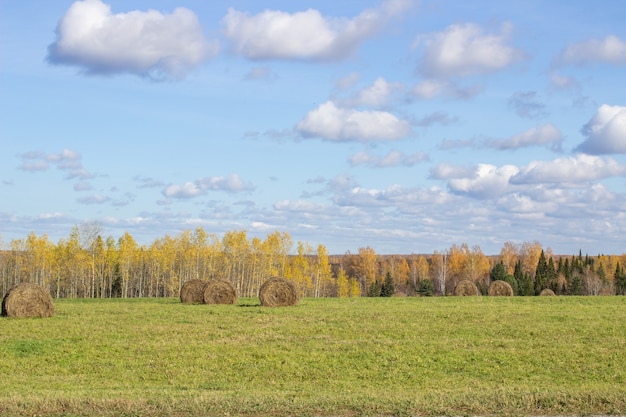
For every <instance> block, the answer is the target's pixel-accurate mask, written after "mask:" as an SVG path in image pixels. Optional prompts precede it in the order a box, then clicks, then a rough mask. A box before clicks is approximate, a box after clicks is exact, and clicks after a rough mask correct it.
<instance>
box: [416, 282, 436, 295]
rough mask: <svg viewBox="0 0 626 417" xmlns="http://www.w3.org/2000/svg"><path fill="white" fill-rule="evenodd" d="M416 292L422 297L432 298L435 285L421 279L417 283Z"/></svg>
mask: <svg viewBox="0 0 626 417" xmlns="http://www.w3.org/2000/svg"><path fill="white" fill-rule="evenodd" d="M417 292H418V293H419V294H420V295H422V296H424V297H432V296H433V295H434V294H435V284H433V281H432V280H430V279H423V280H421V281H420V283H419V289H418V291H417Z"/></svg>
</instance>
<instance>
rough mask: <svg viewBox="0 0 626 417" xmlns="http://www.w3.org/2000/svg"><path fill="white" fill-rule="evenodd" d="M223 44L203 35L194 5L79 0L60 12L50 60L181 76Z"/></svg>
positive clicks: (91, 70) (98, 69)
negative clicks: (163, 7)
mask: <svg viewBox="0 0 626 417" xmlns="http://www.w3.org/2000/svg"><path fill="white" fill-rule="evenodd" d="M218 49H219V45H218V44H217V42H215V41H213V42H211V41H209V40H207V39H206V38H205V37H204V34H203V32H202V27H201V26H200V23H199V22H198V18H197V16H196V15H195V14H194V13H193V12H192V11H191V10H189V9H186V8H182V7H181V8H177V9H175V10H174V11H173V12H172V13H171V14H163V13H161V12H158V11H155V10H149V11H147V12H143V11H131V12H128V13H117V14H113V13H112V12H111V7H110V6H109V5H108V4H105V3H103V2H102V1H100V0H83V1H76V2H74V3H73V4H72V5H71V6H70V8H69V10H68V11H67V13H66V14H65V16H63V17H62V18H61V20H60V22H59V24H58V26H57V40H56V41H55V42H54V43H52V44H51V45H50V46H49V47H48V60H49V61H50V62H51V63H53V64H63V65H73V66H78V67H80V68H81V69H82V70H84V72H85V73H87V74H116V73H131V74H137V75H140V76H144V77H149V78H154V79H161V78H168V77H174V78H182V77H183V76H184V75H185V74H186V73H187V71H188V70H189V69H191V68H193V67H195V66H197V65H199V64H200V63H201V62H203V61H204V60H206V59H207V58H208V57H210V56H212V55H215V54H216V53H217V52H218Z"/></svg>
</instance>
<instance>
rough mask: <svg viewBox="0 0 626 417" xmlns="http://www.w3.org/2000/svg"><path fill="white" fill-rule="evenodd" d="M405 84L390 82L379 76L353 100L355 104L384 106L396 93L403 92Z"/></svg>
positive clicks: (352, 102)
mask: <svg viewBox="0 0 626 417" xmlns="http://www.w3.org/2000/svg"><path fill="white" fill-rule="evenodd" d="M402 90H403V86H402V84H400V83H390V82H388V81H386V80H385V79H384V78H382V77H379V78H377V79H376V81H374V83H373V84H372V85H370V86H368V87H366V88H364V89H363V90H361V91H360V92H359V93H358V94H357V96H356V97H355V98H354V99H353V100H351V104H352V105H355V106H370V107H383V106H385V105H387V104H388V103H389V101H390V100H391V99H392V97H393V96H394V95H397V94H398V93H400V92H402Z"/></svg>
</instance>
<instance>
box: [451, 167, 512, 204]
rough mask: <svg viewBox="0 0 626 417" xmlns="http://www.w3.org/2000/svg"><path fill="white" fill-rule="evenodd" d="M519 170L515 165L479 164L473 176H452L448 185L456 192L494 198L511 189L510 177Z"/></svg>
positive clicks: (476, 196)
mask: <svg viewBox="0 0 626 417" xmlns="http://www.w3.org/2000/svg"><path fill="white" fill-rule="evenodd" d="M518 172H519V168H517V167H516V166H514V165H504V166H502V167H500V168H498V167H496V166H495V165H490V164H479V165H478V166H477V167H476V170H475V171H474V174H473V176H472V177H469V178H452V179H451V180H450V181H448V187H449V188H450V190H452V191H453V192H455V193H461V194H468V195H469V196H471V197H475V198H493V197H498V196H500V195H503V194H505V193H507V192H508V191H510V186H509V179H510V178H511V177H513V176H514V175H516V174H517V173H518Z"/></svg>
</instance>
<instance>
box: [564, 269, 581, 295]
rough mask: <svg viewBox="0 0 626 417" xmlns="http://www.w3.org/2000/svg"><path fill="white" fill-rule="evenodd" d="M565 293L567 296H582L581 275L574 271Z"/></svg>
mask: <svg viewBox="0 0 626 417" xmlns="http://www.w3.org/2000/svg"><path fill="white" fill-rule="evenodd" d="M567 292H568V294H569V295H583V274H582V273H579V272H578V271H574V272H573V273H572V276H571V277H570V280H569V281H568V286H567Z"/></svg>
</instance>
